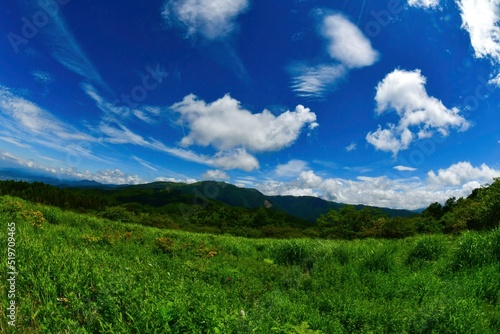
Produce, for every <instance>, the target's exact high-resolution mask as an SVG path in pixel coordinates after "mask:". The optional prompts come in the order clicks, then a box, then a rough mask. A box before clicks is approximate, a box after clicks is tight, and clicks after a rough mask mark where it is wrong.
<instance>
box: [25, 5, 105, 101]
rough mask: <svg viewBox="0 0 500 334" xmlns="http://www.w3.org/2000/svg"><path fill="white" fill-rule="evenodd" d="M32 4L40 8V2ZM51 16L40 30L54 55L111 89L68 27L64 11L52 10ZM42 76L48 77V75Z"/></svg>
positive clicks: (83, 74) (67, 66)
mask: <svg viewBox="0 0 500 334" xmlns="http://www.w3.org/2000/svg"><path fill="white" fill-rule="evenodd" d="M32 6H33V8H34V9H37V10H39V6H40V3H39V2H35V1H32ZM50 16H51V17H50V19H49V20H48V21H47V24H46V25H45V26H44V27H43V29H41V30H40V31H41V33H42V34H43V35H44V36H45V38H46V39H47V41H48V45H49V48H50V50H51V54H52V57H53V58H54V59H55V60H56V61H58V62H59V63H60V64H61V65H63V66H64V67H66V68H67V69H68V70H70V71H71V72H73V73H76V74H78V75H80V76H81V77H82V78H84V79H86V80H88V81H89V82H92V83H94V84H96V85H98V86H100V87H101V88H103V89H105V90H107V91H111V90H110V88H109V87H108V85H107V84H106V83H105V82H104V80H103V79H102V77H101V75H100V74H99V72H98V70H97V69H96V67H95V66H94V64H93V63H92V61H91V60H90V59H89V58H88V57H87V55H86V53H85V51H84V50H83V48H82V47H81V46H80V44H79V43H78V41H77V39H76V38H75V36H74V35H73V33H72V31H71V29H70V28H69V27H68V25H67V23H66V21H65V20H64V17H63V14H62V11H61V10H54V11H51V12H50ZM42 77H45V78H46V76H42Z"/></svg>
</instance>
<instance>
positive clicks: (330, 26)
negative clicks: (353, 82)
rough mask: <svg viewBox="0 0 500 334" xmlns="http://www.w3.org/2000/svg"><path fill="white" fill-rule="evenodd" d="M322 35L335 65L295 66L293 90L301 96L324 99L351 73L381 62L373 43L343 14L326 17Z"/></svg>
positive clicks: (292, 68) (322, 26)
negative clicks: (378, 61)
mask: <svg viewBox="0 0 500 334" xmlns="http://www.w3.org/2000/svg"><path fill="white" fill-rule="evenodd" d="M319 32H320V35H321V36H322V37H323V38H324V39H325V41H326V50H327V53H328V55H329V57H330V58H331V60H332V61H333V62H332V63H324V64H319V65H310V64H299V65H293V66H291V67H290V72H291V74H292V76H293V78H292V84H291V88H292V90H293V91H294V92H295V93H296V94H297V95H298V96H302V97H309V98H315V99H317V98H319V99H320V98H322V97H323V96H324V95H326V94H327V93H328V92H329V91H331V90H333V89H334V88H335V87H336V85H337V84H338V82H339V81H340V80H342V79H343V78H345V76H347V74H348V73H349V71H350V70H352V69H355V68H362V67H366V66H371V65H373V64H374V63H375V62H376V61H377V60H378V58H379V53H378V52H377V51H376V50H375V49H373V48H372V46H371V42H370V40H369V39H368V38H367V37H366V36H365V35H364V34H363V32H362V31H361V30H360V29H359V28H358V27H357V26H356V25H354V24H353V23H352V22H351V21H349V19H347V18H346V17H345V16H344V15H342V14H331V15H326V16H324V17H323V19H322V22H321V24H320V27H319Z"/></svg>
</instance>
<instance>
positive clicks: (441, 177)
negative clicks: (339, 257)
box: [257, 162, 500, 210]
mask: <svg viewBox="0 0 500 334" xmlns="http://www.w3.org/2000/svg"><path fill="white" fill-rule="evenodd" d="M498 176H500V170H495V169H493V168H490V167H488V166H486V165H481V166H480V167H473V166H472V165H471V164H470V163H468V162H460V163H457V164H454V165H451V166H450V167H448V168H446V169H442V170H439V171H438V172H437V174H436V173H435V172H434V171H430V172H429V174H428V177H427V179H425V180H421V179H419V178H406V179H401V178H398V179H391V178H389V177H387V176H380V177H366V176H359V177H357V178H356V179H353V180H348V179H342V178H323V177H321V176H319V175H317V174H316V173H315V172H314V171H311V170H308V171H304V172H302V173H301V174H300V175H299V177H298V178H296V179H294V180H292V181H289V182H279V181H269V182H264V183H261V184H259V185H258V186H257V188H258V189H259V190H260V191H262V192H263V193H265V194H268V195H296V196H297V195H310V196H317V197H321V198H324V199H327V200H332V201H336V202H341V203H347V204H364V205H372V206H379V207H390V208H397V209H409V210H413V209H420V208H425V207H427V206H428V205H429V204H431V203H433V202H440V203H443V202H444V201H446V200H447V199H448V198H450V197H457V198H458V197H466V196H468V195H469V194H470V193H471V192H472V190H473V189H475V188H477V187H479V186H481V185H484V184H485V183H491V182H492V181H493V177H498Z"/></svg>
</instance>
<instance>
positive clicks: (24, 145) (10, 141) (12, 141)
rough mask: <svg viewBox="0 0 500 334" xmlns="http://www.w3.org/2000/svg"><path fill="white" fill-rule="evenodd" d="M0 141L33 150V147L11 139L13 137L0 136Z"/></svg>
mask: <svg viewBox="0 0 500 334" xmlns="http://www.w3.org/2000/svg"><path fill="white" fill-rule="evenodd" d="M0 140H3V141H6V142H7V143H10V144H12V145H15V146H17V147H21V148H32V146H31V145H28V144H24V143H22V142H21V141H19V140H18V139H14V138H11V137H5V136H0Z"/></svg>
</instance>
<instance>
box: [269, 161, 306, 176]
mask: <svg viewBox="0 0 500 334" xmlns="http://www.w3.org/2000/svg"><path fill="white" fill-rule="evenodd" d="M305 169H307V162H306V161H303V160H297V159H293V160H290V161H288V162H287V163H286V164H279V165H278V166H276V169H275V171H274V172H275V174H276V176H278V177H296V176H297V175H299V174H300V173H301V172H303V171H304V170H305Z"/></svg>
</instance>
